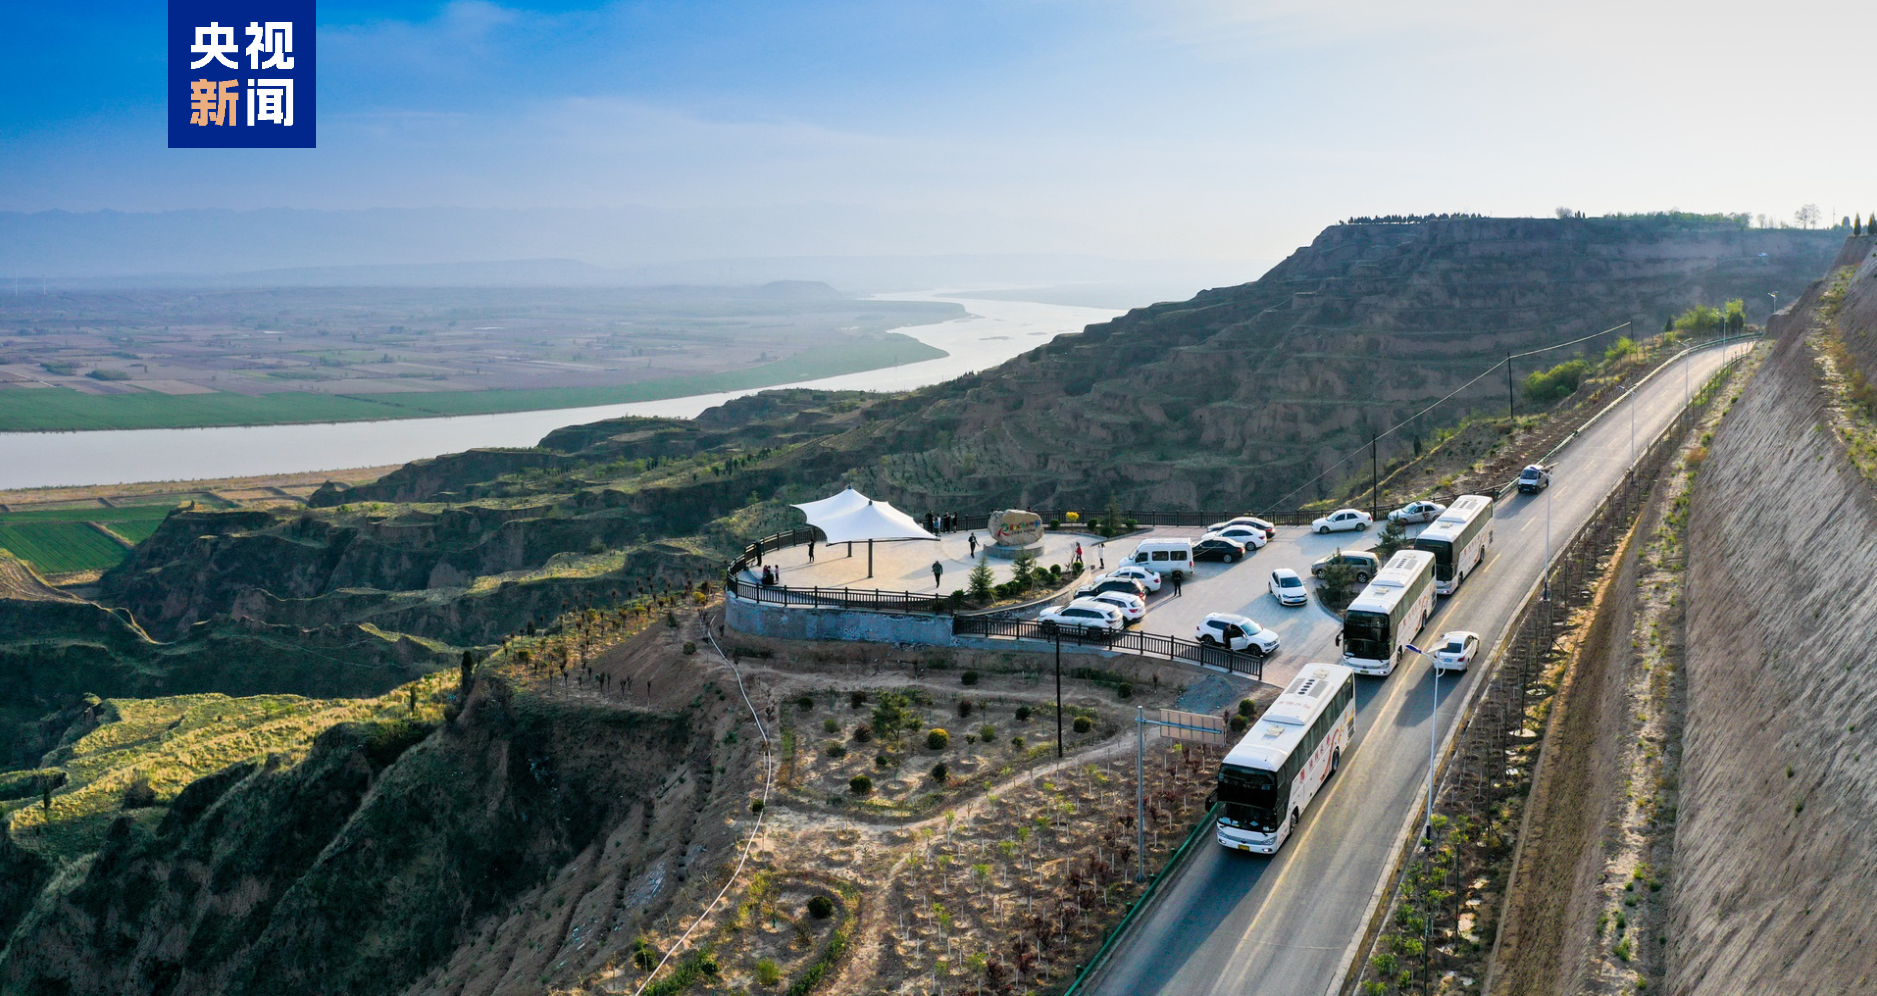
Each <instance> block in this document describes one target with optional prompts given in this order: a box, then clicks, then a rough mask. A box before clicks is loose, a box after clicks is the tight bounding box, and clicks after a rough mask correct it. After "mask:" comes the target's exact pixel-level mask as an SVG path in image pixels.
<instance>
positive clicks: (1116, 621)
mask: <svg viewBox="0 0 1877 996" xmlns="http://www.w3.org/2000/svg"><path fill="white" fill-rule="evenodd" d="M1036 621H1037V622H1040V623H1042V624H1043V628H1044V629H1055V628H1061V629H1063V630H1066V631H1069V632H1086V633H1119V632H1121V631H1122V630H1123V629H1126V628H1127V620H1126V619H1125V618H1123V617H1122V615H1121V610H1120V609H1117V608H1115V607H1114V606H1112V605H1109V604H1107V603H1106V602H1097V601H1095V600H1094V599H1092V598H1078V599H1076V600H1075V601H1073V602H1070V603H1069V604H1067V605H1062V606H1050V607H1049V608H1047V609H1044V610H1043V611H1042V612H1040V613H1038V614H1037V617H1036Z"/></svg>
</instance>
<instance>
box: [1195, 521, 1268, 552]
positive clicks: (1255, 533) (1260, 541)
mask: <svg viewBox="0 0 1877 996" xmlns="http://www.w3.org/2000/svg"><path fill="white" fill-rule="evenodd" d="M1215 537H1216V538H1219V539H1229V540H1237V541H1239V542H1240V543H1243V544H1245V547H1246V549H1250V550H1262V549H1264V545H1265V544H1266V543H1269V542H1271V537H1269V536H1266V535H1265V534H1264V530H1262V529H1259V528H1258V527H1257V526H1227V527H1225V528H1224V529H1221V530H1219V531H1218V532H1212V533H1207V534H1206V535H1204V536H1201V537H1200V539H1213V538H1215Z"/></svg>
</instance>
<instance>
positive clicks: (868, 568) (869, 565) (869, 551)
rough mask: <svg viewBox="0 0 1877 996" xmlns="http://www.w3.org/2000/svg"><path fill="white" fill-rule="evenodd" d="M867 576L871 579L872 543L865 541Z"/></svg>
mask: <svg viewBox="0 0 1877 996" xmlns="http://www.w3.org/2000/svg"><path fill="white" fill-rule="evenodd" d="M867 576H868V577H873V541H872V540H868V541H867Z"/></svg>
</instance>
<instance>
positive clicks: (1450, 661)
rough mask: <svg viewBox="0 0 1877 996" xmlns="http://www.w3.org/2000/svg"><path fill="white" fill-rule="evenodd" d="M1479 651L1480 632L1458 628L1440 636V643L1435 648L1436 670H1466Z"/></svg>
mask: <svg viewBox="0 0 1877 996" xmlns="http://www.w3.org/2000/svg"><path fill="white" fill-rule="evenodd" d="M1478 653H1479V634H1478V633H1475V632H1472V631H1470V630H1464V629H1456V630H1454V631H1453V632H1451V633H1448V634H1446V635H1445V636H1442V637H1441V638H1440V644H1439V645H1438V646H1436V647H1435V648H1434V653H1433V655H1432V656H1433V658H1434V670H1436V671H1464V670H1466V666H1467V665H1468V664H1471V663H1473V658H1474V657H1475V656H1476V655H1478Z"/></svg>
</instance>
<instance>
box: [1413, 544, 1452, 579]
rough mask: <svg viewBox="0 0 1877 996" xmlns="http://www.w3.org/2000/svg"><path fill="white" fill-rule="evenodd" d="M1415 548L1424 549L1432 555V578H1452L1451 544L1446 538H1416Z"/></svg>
mask: <svg viewBox="0 0 1877 996" xmlns="http://www.w3.org/2000/svg"><path fill="white" fill-rule="evenodd" d="M1414 548H1415V549H1416V550H1426V551H1427V552H1428V553H1431V554H1433V555H1434V580H1436V581H1452V580H1453V544H1452V543H1449V542H1447V541H1446V540H1430V539H1417V540H1415V541H1414Z"/></svg>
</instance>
